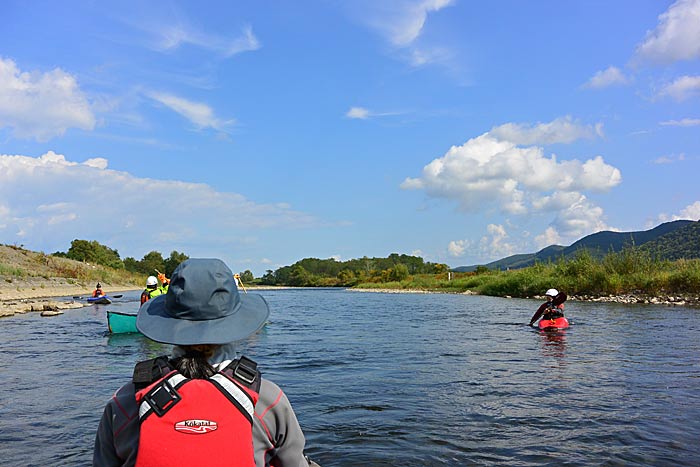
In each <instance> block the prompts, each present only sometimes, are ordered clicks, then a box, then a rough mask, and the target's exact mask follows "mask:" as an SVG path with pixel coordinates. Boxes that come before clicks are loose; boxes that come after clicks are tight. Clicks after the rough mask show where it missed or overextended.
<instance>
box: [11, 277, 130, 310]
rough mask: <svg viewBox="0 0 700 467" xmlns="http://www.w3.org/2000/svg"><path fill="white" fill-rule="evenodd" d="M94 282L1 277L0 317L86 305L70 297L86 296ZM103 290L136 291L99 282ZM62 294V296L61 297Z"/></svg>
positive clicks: (90, 292)
mask: <svg viewBox="0 0 700 467" xmlns="http://www.w3.org/2000/svg"><path fill="white" fill-rule="evenodd" d="M93 288H94V284H92V285H87V284H81V283H78V282H76V281H73V280H69V279H60V278H49V279H44V278H41V277H38V278H37V277H29V278H12V279H9V278H0V317H2V316H12V315H14V314H17V313H27V312H32V311H39V312H47V314H50V313H48V312H52V311H53V312H57V311H60V310H67V309H71V308H81V307H83V306H86V302H84V301H81V300H76V299H74V298H73V297H89V296H91V295H92V291H93ZM102 290H104V291H105V293H107V294H110V293H116V292H122V291H127V290H137V288H135V287H134V286H133V285H131V284H106V283H105V284H102ZM62 297H65V298H62Z"/></svg>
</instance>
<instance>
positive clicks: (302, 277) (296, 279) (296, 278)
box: [289, 264, 311, 287]
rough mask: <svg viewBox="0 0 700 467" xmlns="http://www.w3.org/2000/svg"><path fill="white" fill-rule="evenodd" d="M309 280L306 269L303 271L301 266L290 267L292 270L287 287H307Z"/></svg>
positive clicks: (309, 276)
mask: <svg viewBox="0 0 700 467" xmlns="http://www.w3.org/2000/svg"><path fill="white" fill-rule="evenodd" d="M310 279H311V275H310V274H309V272H308V271H307V270H306V269H304V267H303V266H301V265H298V264H297V265H295V266H293V267H292V270H291V272H290V274H289V285H293V286H296V287H302V286H305V285H309V282H310Z"/></svg>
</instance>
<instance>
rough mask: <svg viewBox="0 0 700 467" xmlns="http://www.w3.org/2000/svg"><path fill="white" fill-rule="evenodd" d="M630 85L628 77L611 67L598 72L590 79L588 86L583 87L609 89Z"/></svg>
mask: <svg viewBox="0 0 700 467" xmlns="http://www.w3.org/2000/svg"><path fill="white" fill-rule="evenodd" d="M627 83H629V80H628V79H627V77H626V76H625V75H624V74H623V73H622V71H620V69H619V68H617V67H614V66H610V67H608V68H607V69H605V70H602V71H599V72H597V73H596V74H595V75H593V77H591V79H589V80H588V81H587V82H586V84H584V85H583V87H584V88H592V89H599V88H607V87H609V86H614V85H624V84H627Z"/></svg>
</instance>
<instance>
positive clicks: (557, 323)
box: [538, 316, 569, 331]
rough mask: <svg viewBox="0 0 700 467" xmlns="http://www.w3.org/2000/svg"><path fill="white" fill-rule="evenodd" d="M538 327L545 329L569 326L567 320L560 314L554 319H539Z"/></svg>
mask: <svg viewBox="0 0 700 467" xmlns="http://www.w3.org/2000/svg"><path fill="white" fill-rule="evenodd" d="M538 326H539V328H540V329H542V330H544V331H547V330H550V329H551V330H556V329H566V328H568V327H569V320H568V319H566V318H565V317H564V316H560V317H559V318H555V319H541V320H540V322H539V324H538Z"/></svg>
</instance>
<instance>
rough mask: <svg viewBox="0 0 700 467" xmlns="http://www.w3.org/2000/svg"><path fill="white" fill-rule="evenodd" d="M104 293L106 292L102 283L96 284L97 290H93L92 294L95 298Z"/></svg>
mask: <svg viewBox="0 0 700 467" xmlns="http://www.w3.org/2000/svg"><path fill="white" fill-rule="evenodd" d="M104 294H105V293H104V292H103V291H102V284H100V283H99V282H98V283H97V285H96V286H95V290H93V291H92V296H93V297H94V298H97V297H102V296H103V295H104Z"/></svg>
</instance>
